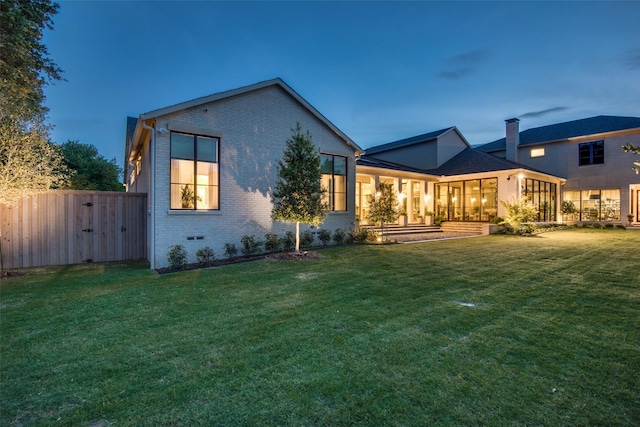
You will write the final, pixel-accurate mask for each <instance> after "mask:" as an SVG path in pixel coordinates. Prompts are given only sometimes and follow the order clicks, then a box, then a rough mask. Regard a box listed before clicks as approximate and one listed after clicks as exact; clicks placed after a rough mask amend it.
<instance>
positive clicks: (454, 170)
mask: <svg viewBox="0 0 640 427" xmlns="http://www.w3.org/2000/svg"><path fill="white" fill-rule="evenodd" d="M510 169H529V170H533V169H531V168H530V167H529V166H524V165H521V164H520V163H515V162H511V161H509V160H506V159H502V158H500V157H496V156H492V155H491V154H487V153H483V152H480V151H478V150H476V149H473V148H465V149H464V150H462V151H461V152H460V153H459V154H457V155H456V156H454V157H453V158H451V159H449V160H448V161H447V162H446V163H445V164H443V165H442V166H440V167H438V168H436V169H430V170H427V171H425V173H428V174H430V175H436V176H440V175H447V176H451V175H463V174H468V173H480V172H494V171H502V170H510Z"/></svg>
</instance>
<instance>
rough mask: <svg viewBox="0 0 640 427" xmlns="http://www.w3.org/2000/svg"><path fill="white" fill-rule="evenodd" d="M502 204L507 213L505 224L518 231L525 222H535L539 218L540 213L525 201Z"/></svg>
mask: <svg viewBox="0 0 640 427" xmlns="http://www.w3.org/2000/svg"><path fill="white" fill-rule="evenodd" d="M501 203H502V206H504V208H505V209H506V211H507V215H506V216H505V217H504V222H505V223H507V224H510V225H511V226H512V227H513V228H515V229H516V230H519V229H520V225H521V224H522V223H523V222H530V221H535V220H536V219H537V218H538V211H537V210H536V209H535V208H534V207H533V206H532V205H530V204H529V203H527V201H526V200H524V199H520V200H514V201H513V202H511V203H509V202H501Z"/></svg>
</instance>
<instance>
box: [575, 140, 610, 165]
mask: <svg viewBox="0 0 640 427" xmlns="http://www.w3.org/2000/svg"><path fill="white" fill-rule="evenodd" d="M578 155H579V160H578V165H580V166H586V165H601V164H603V163H604V141H595V142H583V143H582V144H579V145H578Z"/></svg>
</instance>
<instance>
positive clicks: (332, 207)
mask: <svg viewBox="0 0 640 427" xmlns="http://www.w3.org/2000/svg"><path fill="white" fill-rule="evenodd" d="M322 156H327V157H331V178H330V179H331V186H330V188H327V189H326V190H327V197H328V199H329V205H328V206H327V210H328V211H329V212H349V179H348V177H349V159H348V157H347V156H341V155H339V154H329V153H322V152H321V153H320V161H321V165H322ZM336 157H339V158H342V159H344V175H336V173H335V164H336V162H335V158H336ZM321 167H322V166H321ZM325 175H329V174H328V173H324V172H322V173H321V176H322V177H324V176H325ZM336 176H344V181H345V189H344V209H339V210H338V209H336V203H335V202H336V186H335V179H336V178H335V177H336ZM321 179H322V178H321ZM338 194H342V192H338Z"/></svg>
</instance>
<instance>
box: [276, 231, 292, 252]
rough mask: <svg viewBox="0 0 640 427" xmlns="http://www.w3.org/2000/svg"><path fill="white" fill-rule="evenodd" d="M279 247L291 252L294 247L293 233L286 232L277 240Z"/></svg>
mask: <svg viewBox="0 0 640 427" xmlns="http://www.w3.org/2000/svg"><path fill="white" fill-rule="evenodd" d="M278 241H279V243H280V247H282V249H283V250H285V251H291V250H293V248H295V247H296V235H295V234H294V233H293V231H287V232H286V233H285V234H284V236H282V237H281V238H280V239H278Z"/></svg>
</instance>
